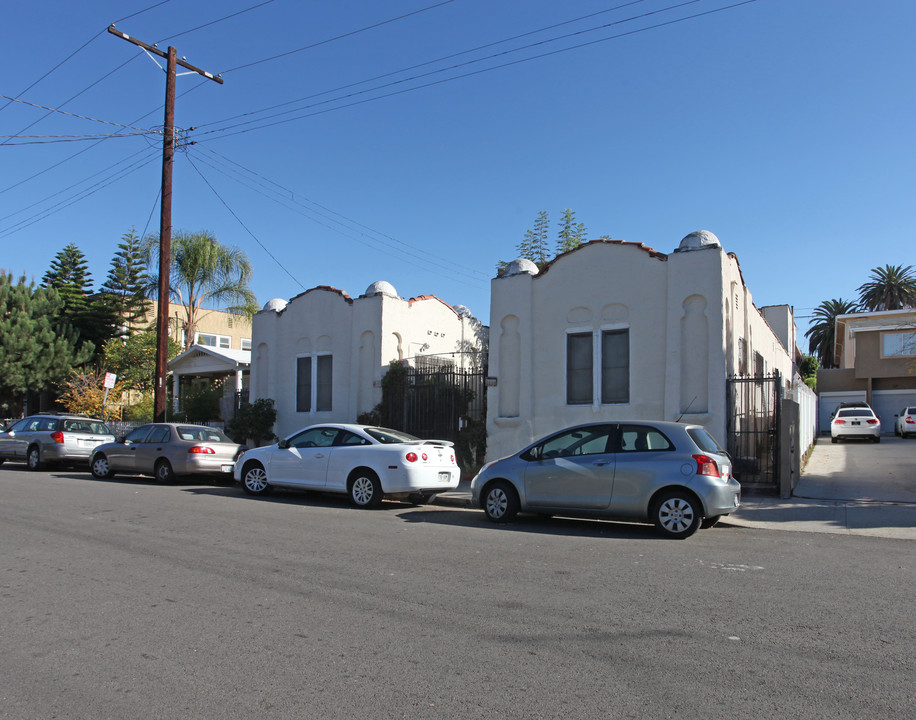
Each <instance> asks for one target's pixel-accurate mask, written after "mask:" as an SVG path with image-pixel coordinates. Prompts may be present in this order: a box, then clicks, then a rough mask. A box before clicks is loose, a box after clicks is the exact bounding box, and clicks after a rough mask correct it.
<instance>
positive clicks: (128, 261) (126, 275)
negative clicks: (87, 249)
mask: <svg viewBox="0 0 916 720" xmlns="http://www.w3.org/2000/svg"><path fill="white" fill-rule="evenodd" d="M148 245H149V243H147V242H144V241H142V240H141V239H140V237H139V236H138V235H137V234H136V230H135V229H134V228H133V227H132V228H131V229H130V232H127V233H125V234H124V235H122V236H121V242H120V243H119V244H118V252H117V253H115V256H114V257H113V258H112V259H111V269H110V270H109V271H108V278H107V279H106V280H105V284H104V285H102V287H101V292H102V294H104V295H106V296H108V301H109V302H110V303H111V305H112V306H113V308H114V310H115V312H116V313H117V315H118V317H119V318H120V323H119V324H120V325H121V326H122V327H124V328H126V331H127V333H128V334H132V333H133V332H136V331H137V330H138V329H140V328H139V326H140V325H141V324H142V323H143V321H144V320H145V318H146V310H147V308H148V307H149V304H150V303H149V300H148V299H147V297H146V289H147V287H148V286H149V282H150V278H149V274H148V273H147V271H146V269H147V258H148V256H149V248H148Z"/></svg>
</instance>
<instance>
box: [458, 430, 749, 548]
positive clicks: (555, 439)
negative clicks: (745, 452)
mask: <svg viewBox="0 0 916 720" xmlns="http://www.w3.org/2000/svg"><path fill="white" fill-rule="evenodd" d="M471 492H472V495H473V502H474V504H475V505H479V507H480V508H481V509H482V510H483V511H484V512H485V513H486V515H487V517H488V518H489V519H490V520H492V521H493V522H509V521H511V520H513V519H515V516H516V515H517V514H518V513H519V512H533V513H540V514H544V515H567V516H579V517H603V518H609V519H616V520H629V521H637V522H649V523H654V524H655V526H656V527H657V528H658V530H659V531H660V532H661V533H662V534H663V535H665V536H667V537H673V538H684V537H688V536H690V535H692V534H693V533H694V532H696V530H697V528H699V527H710V526H712V525H713V524H715V522H716V521H718V520H719V518H721V517H722V516H723V515H728V514H729V513H731V512H733V511H734V510H736V509H737V508H738V506H739V504H740V501H741V486H740V485H739V484H738V482H737V481H736V480H735V479H734V478H733V477H731V461H730V460H729V457H728V455H727V454H726V453H725V451H724V450H723V449H722V448H721V447H720V446H719V444H718V443H717V442H716V441H715V439H714V438H713V437H712V436H711V435H710V434H709V433H708V432H707V431H706V429H705V428H704V427H702V426H701V425H686V424H681V423H675V422H651V423H650V422H619V423H617V422H607V423H591V424H588V425H579V426H576V427H572V428H567V429H565V430H562V431H560V432H558V433H555V434H554V435H550V436H548V437H546V438H543V439H541V440H538V441H537V442H536V443H534V444H532V445H529V446H528V447H526V448H525V449H523V450H521V451H520V452H518V453H516V454H515V455H510V456H509V457H506V458H503V459H501V460H496V461H494V462H491V463H489V464H488V465H485V466H484V467H483V468H482V469H481V470H480V472H479V473H478V474H477V476H476V477H475V478H474V479H473V480H472V481H471Z"/></svg>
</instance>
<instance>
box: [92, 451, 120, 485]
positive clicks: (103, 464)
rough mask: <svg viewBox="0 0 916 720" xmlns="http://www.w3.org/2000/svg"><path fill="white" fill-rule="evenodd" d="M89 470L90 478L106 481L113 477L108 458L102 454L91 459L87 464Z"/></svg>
mask: <svg viewBox="0 0 916 720" xmlns="http://www.w3.org/2000/svg"><path fill="white" fill-rule="evenodd" d="M89 469H90V470H91V471H92V476H93V477H96V478H98V479H99V480H108V479H110V478H113V477H114V470H112V469H111V465H109V464H108V458H107V457H105V455H103V454H102V453H99V454H98V455H96V456H95V457H93V458H92V461H91V462H90V463H89Z"/></svg>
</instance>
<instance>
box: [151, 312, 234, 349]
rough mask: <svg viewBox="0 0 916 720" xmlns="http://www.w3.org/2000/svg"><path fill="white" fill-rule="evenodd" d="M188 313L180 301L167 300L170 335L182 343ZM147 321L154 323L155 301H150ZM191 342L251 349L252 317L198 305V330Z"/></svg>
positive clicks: (184, 338) (209, 345) (215, 346)
mask: <svg viewBox="0 0 916 720" xmlns="http://www.w3.org/2000/svg"><path fill="white" fill-rule="evenodd" d="M186 318H187V315H186V312H185V309H184V306H183V305H179V304H177V303H169V336H170V337H171V338H172V340H174V341H175V342H177V343H178V344H179V345H181V347H182V349H184V347H185V340H186V339H187V320H186ZM146 322H147V323H148V324H150V325H155V323H156V304H155V303H151V305H150V309H149V310H147V313H146ZM191 344H192V345H205V346H207V347H213V348H219V349H222V350H251V321H250V320H249V319H248V318H246V317H240V316H238V315H233V314H231V313H227V312H225V311H224V310H207V309H205V308H201V309H200V311H199V313H198V315H197V330H196V332H195V334H194V340H193V342H192V343H191Z"/></svg>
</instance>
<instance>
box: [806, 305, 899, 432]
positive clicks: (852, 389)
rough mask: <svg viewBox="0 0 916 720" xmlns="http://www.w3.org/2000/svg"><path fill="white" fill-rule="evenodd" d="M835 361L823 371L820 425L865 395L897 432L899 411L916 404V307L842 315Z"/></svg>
mask: <svg viewBox="0 0 916 720" xmlns="http://www.w3.org/2000/svg"><path fill="white" fill-rule="evenodd" d="M834 362H835V363H836V364H837V367H836V368H833V369H830V370H824V369H821V370H818V372H817V393H818V396H819V398H820V409H819V412H818V418H819V427H820V430H821V431H822V432H826V431H829V429H830V417H831V415H832V414H833V411H834V410H835V409H836V407H837V406H838V405H839V404H840V403H841V402H852V401H865V402H867V403H868V404H869V405H871V406H872V409H873V410H874V411H875V414H876V415H877V416H878V418H879V419H880V420H881V432H882V433H892V432H893V431H894V421H895V418H896V415H897V414H898V413H899V411H900V410H901V409H902V408H904V407H906V406H908V405H916V310H914V309H912V308H910V309H905V310H885V311H880V312H862V313H850V314H848V315H840V316H838V317H837V319H836V345H835V355H834Z"/></svg>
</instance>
